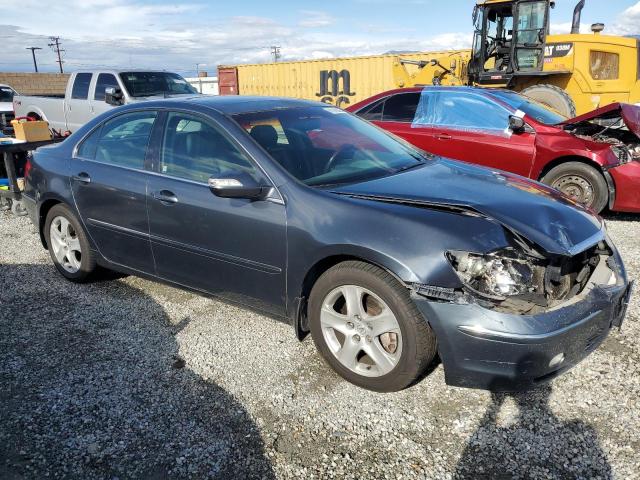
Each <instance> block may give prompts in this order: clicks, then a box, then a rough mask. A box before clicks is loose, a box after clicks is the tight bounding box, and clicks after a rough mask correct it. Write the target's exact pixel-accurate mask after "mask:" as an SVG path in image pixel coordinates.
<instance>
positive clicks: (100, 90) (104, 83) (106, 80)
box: [93, 73, 118, 101]
mask: <svg viewBox="0 0 640 480" xmlns="http://www.w3.org/2000/svg"><path fill="white" fill-rule="evenodd" d="M109 87H116V88H117V87H118V81H117V80H116V77H115V76H113V75H111V74H110V73H101V74H100V75H98V80H97V81H96V91H95V94H94V95H93V99H94V100H102V101H104V98H105V94H104V92H105V90H106V89H107V88H109Z"/></svg>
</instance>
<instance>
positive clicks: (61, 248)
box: [49, 216, 82, 273]
mask: <svg viewBox="0 0 640 480" xmlns="http://www.w3.org/2000/svg"><path fill="white" fill-rule="evenodd" d="M49 238H50V243H51V245H49V247H50V248H51V249H52V251H53V255H54V256H55V258H56V260H57V261H58V263H59V264H60V265H61V266H62V268H64V269H65V270H66V271H67V272H69V273H76V272H78V271H79V270H80V264H81V263H82V250H81V248H80V239H79V238H78V234H77V232H76V230H75V229H74V228H73V225H72V224H71V222H69V220H67V219H66V218H65V217H63V216H57V217H55V218H54V219H53V220H52V222H51V227H50V228H49Z"/></svg>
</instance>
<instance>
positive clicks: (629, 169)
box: [608, 161, 640, 212]
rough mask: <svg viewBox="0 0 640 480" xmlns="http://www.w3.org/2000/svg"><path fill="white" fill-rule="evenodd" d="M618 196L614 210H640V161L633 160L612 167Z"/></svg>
mask: <svg viewBox="0 0 640 480" xmlns="http://www.w3.org/2000/svg"><path fill="white" fill-rule="evenodd" d="M608 173H609V174H610V175H611V176H612V177H613V181H614V183H615V189H616V197H615V201H614V202H613V207H612V210H614V211H617V212H640V162H637V161H632V162H629V163H625V164H624V165H620V166H619V167H615V168H612V169H610V170H609V171H608Z"/></svg>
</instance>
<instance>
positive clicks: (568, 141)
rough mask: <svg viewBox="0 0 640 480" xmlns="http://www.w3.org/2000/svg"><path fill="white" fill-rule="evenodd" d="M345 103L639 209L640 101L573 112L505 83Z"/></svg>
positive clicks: (439, 151) (417, 141)
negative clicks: (503, 85)
mask: <svg viewBox="0 0 640 480" xmlns="http://www.w3.org/2000/svg"><path fill="white" fill-rule="evenodd" d="M347 110H349V111H350V112H353V113H355V114H356V115H358V116H360V117H362V118H364V119H367V120H369V121H371V122H373V123H375V124H376V125H378V126H380V127H382V128H384V129H385V130H388V131H389V132H392V133H394V134H395V135H397V136H399V137H402V138H404V139H405V140H407V141H408V142H410V143H412V144H413V145H415V146H417V147H418V148H421V149H423V150H425V151H427V152H431V153H433V154H436V155H441V156H444V157H449V158H454V159H457V160H463V161H465V162H471V163H476V164H479V165H484V166H487V167H490V168H496V169H501V170H506V171H509V172H513V173H517V174H520V175H523V176H525V177H529V178H532V179H534V180H539V181H541V182H543V183H546V184H547V185H550V186H552V187H554V188H557V189H558V190H560V191H562V192H564V193H565V194H567V195H569V196H570V197H572V198H574V200H575V201H577V202H579V203H582V204H584V205H588V206H590V207H591V208H592V209H593V210H595V211H597V212H600V211H602V210H603V209H604V208H606V207H609V208H610V209H611V210H617V211H625V212H640V107H637V106H633V105H627V104H619V103H616V104H612V105H608V106H606V107H603V108H600V109H598V110H595V111H593V112H590V113H588V114H585V115H581V116H579V117H576V118H573V119H570V120H569V119H566V118H564V117H562V116H560V115H559V114H557V113H555V112H553V111H551V110H549V109H548V108H546V107H545V106H543V105H540V104H538V103H536V102H533V101H531V100H529V99H527V98H525V97H523V96H521V95H518V94H517V93H514V92H511V91H508V90H498V89H482V88H471V87H416V88H405V89H399V90H391V91H388V92H384V93H381V94H379V95H376V96H374V97H371V98H369V99H367V100H364V101H362V102H359V103H357V104H355V105H352V106H350V107H349V108H348V109H347Z"/></svg>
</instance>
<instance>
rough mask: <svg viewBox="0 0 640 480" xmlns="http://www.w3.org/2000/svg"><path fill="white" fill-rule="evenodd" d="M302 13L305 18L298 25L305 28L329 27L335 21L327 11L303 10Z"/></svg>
mask: <svg viewBox="0 0 640 480" xmlns="http://www.w3.org/2000/svg"><path fill="white" fill-rule="evenodd" d="M300 15H301V16H303V17H304V18H303V19H302V20H300V21H299V22H298V25H300V26H301V27H305V28H320V27H328V26H330V25H333V24H334V23H335V19H334V18H333V17H332V16H331V15H329V14H328V13H326V12H319V11H315V10H301V11H300Z"/></svg>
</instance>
